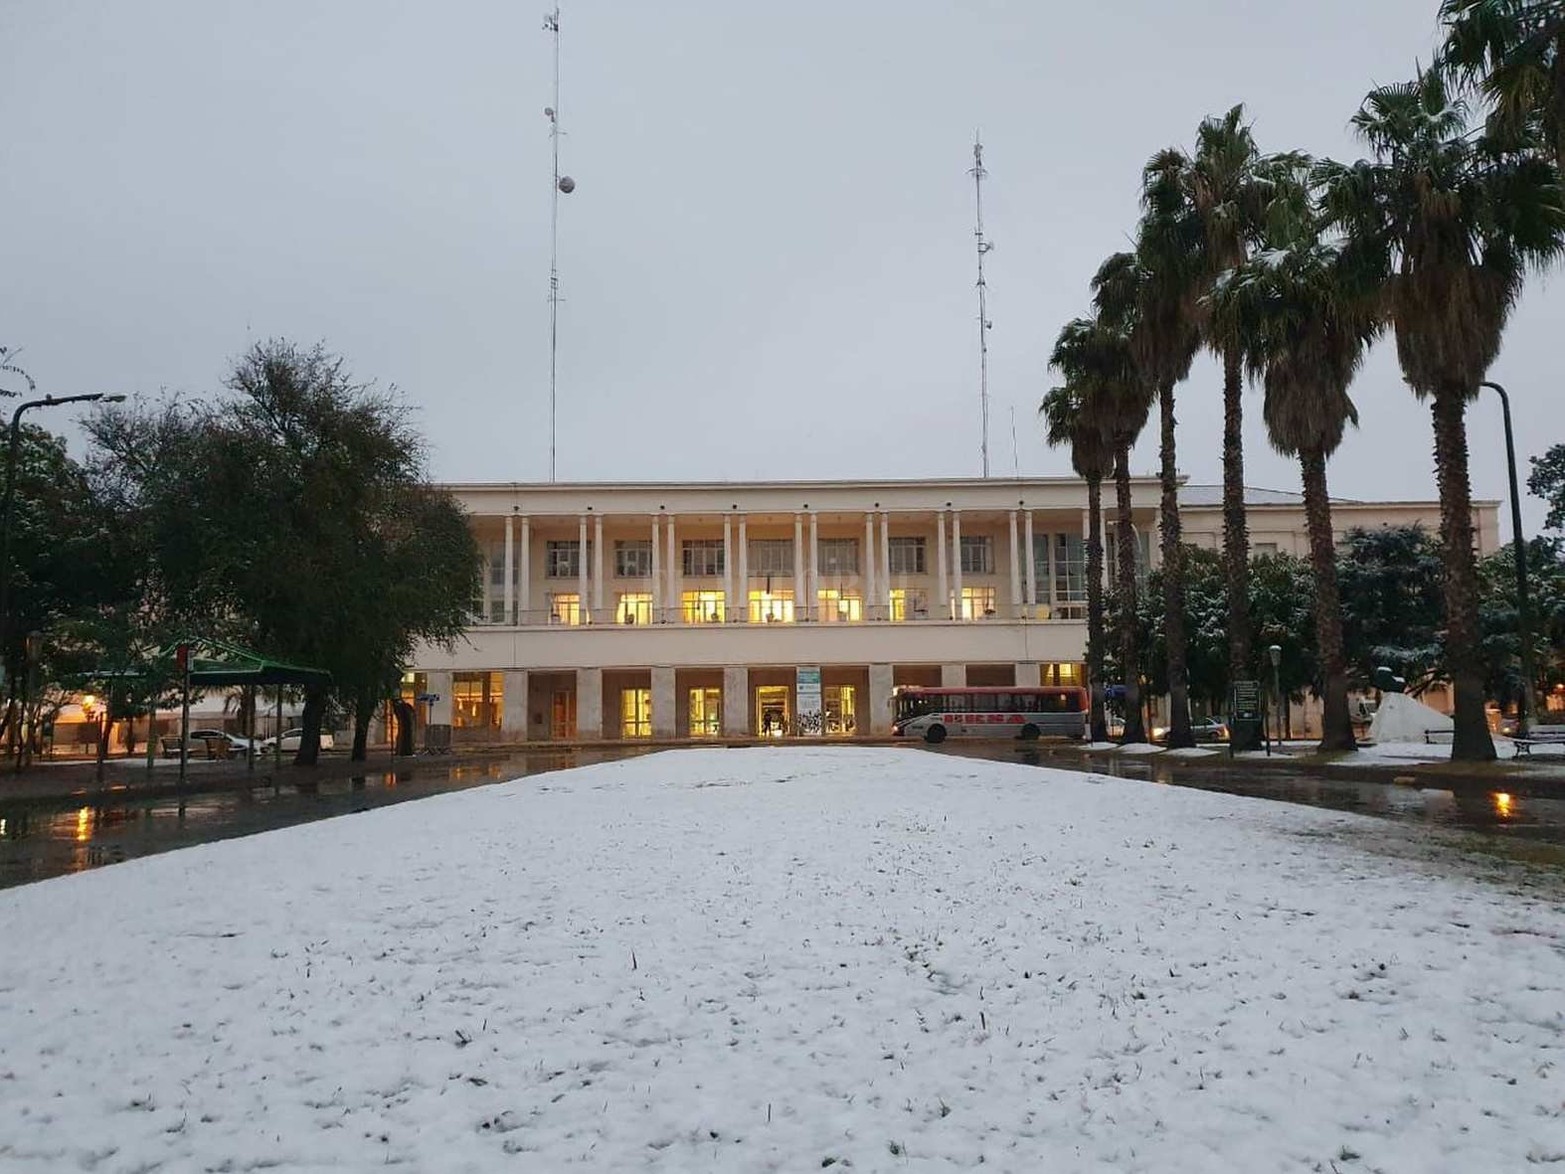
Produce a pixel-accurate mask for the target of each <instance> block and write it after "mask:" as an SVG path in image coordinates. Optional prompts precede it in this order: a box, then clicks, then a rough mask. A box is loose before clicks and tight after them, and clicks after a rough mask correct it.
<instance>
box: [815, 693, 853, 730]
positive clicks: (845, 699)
mask: <svg viewBox="0 0 1565 1174" xmlns="http://www.w3.org/2000/svg"><path fill="white" fill-rule="evenodd" d="M821 701H822V707H823V708H824V710H825V714H824V717H825V722H826V732H827V733H828V734H851V733H853V732H854V730H855V729H857V727H858V694H857V693H856V691H855V690H854V688H853V686H852V685H827V686H826V688H825V689H824V690H823V696H822V698H821Z"/></svg>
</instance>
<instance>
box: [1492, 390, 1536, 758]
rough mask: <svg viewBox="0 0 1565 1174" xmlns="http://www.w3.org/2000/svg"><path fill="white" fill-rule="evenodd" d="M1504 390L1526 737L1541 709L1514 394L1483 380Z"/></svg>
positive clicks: (1520, 731) (1519, 723) (1519, 714)
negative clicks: (1537, 698) (1518, 480)
mask: <svg viewBox="0 0 1565 1174" xmlns="http://www.w3.org/2000/svg"><path fill="white" fill-rule="evenodd" d="M1478 386H1479V387H1490V388H1493V389H1494V390H1495V391H1497V392H1499V393H1500V409H1501V411H1502V412H1503V413H1504V415H1505V459H1506V461H1507V462H1508V466H1507V469H1506V472H1508V473H1509V474H1510V478H1511V545H1512V546H1513V547H1515V549H1516V634H1517V636H1518V638H1519V639H1520V641H1521V655H1522V696H1521V700H1520V701H1519V702H1517V705H1516V735H1517V737H1520V738H1525V737H1526V736H1527V734H1528V732H1529V730H1530V729H1531V726H1532V716H1533V714H1535V713H1537V712H1538V708H1537V704H1536V702H1535V701H1534V699H1533V695H1532V689H1533V681H1534V679H1535V676H1534V670H1533V664H1532V614H1531V612H1532V608H1531V606H1530V604H1529V603H1528V599H1527V544H1526V542H1525V541H1523V539H1522V503H1521V494H1520V492H1519V491H1518V490H1517V488H1516V440H1515V438H1514V437H1513V436H1512V433H1511V397H1510V396H1508V395H1506V394H1505V388H1503V387H1501V386H1500V385H1499V384H1498V383H1487V382H1486V383H1480V384H1479V385H1478Z"/></svg>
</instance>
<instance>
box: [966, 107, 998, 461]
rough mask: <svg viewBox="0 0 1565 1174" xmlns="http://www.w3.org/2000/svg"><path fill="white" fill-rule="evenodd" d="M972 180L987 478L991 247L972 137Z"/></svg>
mask: <svg viewBox="0 0 1565 1174" xmlns="http://www.w3.org/2000/svg"><path fill="white" fill-rule="evenodd" d="M968 174H969V175H971V176H972V177H973V205H974V211H975V213H976V218H975V220H974V227H973V237H974V239H975V240H976V241H977V245H978V407H979V415H980V418H981V420H982V422H983V445H982V449H981V452H982V457H983V471H984V476H985V477H987V476H989V328H990V326H991V325H993V324H992V323H991V322H990V321H989V289H988V286H987V285H985V284H984V254H986V253H988V252H989V251H990V250H991V249H993V248H994V245H993V244H992V243H990V242H989V241H988V240H986V239H985V238H984V179H985V178H986V177H987V176H988V175H989V173H988V172H987V171H985V170H984V145H983V142H982V141H981V140H980V139H979V137H978V136H977V135H976V134H975V135H974V136H973V166H972V170H970V171H969V172H968Z"/></svg>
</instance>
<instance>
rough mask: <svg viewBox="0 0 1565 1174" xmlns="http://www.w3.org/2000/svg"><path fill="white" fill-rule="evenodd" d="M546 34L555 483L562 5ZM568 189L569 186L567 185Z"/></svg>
mask: <svg viewBox="0 0 1565 1174" xmlns="http://www.w3.org/2000/svg"><path fill="white" fill-rule="evenodd" d="M543 27H544V31H545V32H549V33H552V34H553V35H554V103H553V104H552V105H550V106H546V107H544V111H543V112H544V114H545V116H546V117H547V118H548V119H549V145H550V146H551V147H552V148H553V153H554V183H553V185H552V186H551V187H550V189H549V480H550V481H553V480H554V433H555V427H554V422H555V396H554V373H555V355H556V352H557V351H558V349H559V322H560V264H559V261H560V193H561V192H562V191H564V192H569V191H571V190H572V189H573V188H574V187H575V186H576V184H575V183H574V182H573V181H572V180H571V178H570V177H569V176H566V177H565V178H564V179H561V178H560V6H559V4H558V3H556V4H555V6H554V11H553V12H551V13H549V14H548V15H546V16H545V17H544V18H543ZM567 184H568V185H569V186H566V185H567Z"/></svg>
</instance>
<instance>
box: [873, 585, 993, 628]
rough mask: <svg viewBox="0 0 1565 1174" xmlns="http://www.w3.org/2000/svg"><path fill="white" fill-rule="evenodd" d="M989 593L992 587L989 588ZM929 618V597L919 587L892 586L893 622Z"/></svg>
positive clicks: (991, 591)
mask: <svg viewBox="0 0 1565 1174" xmlns="http://www.w3.org/2000/svg"><path fill="white" fill-rule="evenodd" d="M989 591H990V594H993V593H994V589H993V588H992V587H991V588H990V589H989ZM928 618H929V597H928V596H927V595H925V594H924V592H923V590H922V589H921V588H917V587H893V588H892V589H891V619H892V621H893V622H894V623H899V624H900V623H902V622H903V621H904V620H923V619H928Z"/></svg>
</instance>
